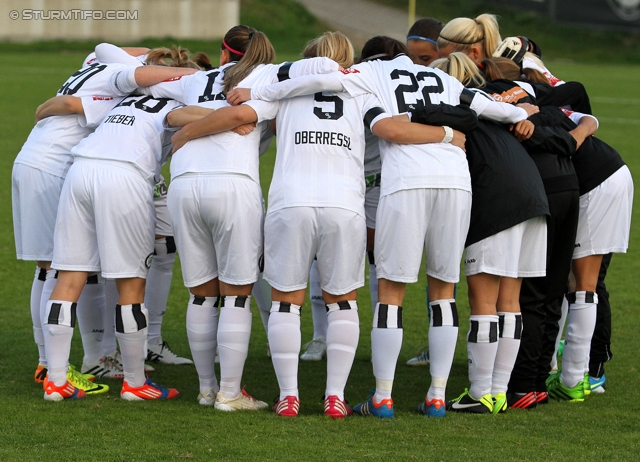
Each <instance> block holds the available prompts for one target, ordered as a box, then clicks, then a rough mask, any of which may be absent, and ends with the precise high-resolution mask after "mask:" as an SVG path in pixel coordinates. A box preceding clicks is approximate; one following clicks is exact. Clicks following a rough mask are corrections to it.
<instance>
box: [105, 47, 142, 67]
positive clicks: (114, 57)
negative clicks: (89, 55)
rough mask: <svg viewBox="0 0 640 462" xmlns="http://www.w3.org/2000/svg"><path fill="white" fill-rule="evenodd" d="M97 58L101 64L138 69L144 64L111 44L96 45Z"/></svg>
mask: <svg viewBox="0 0 640 462" xmlns="http://www.w3.org/2000/svg"><path fill="white" fill-rule="evenodd" d="M96 58H98V61H100V62H101V63H106V64H110V63H118V64H127V65H129V66H136V67H137V66H142V63H141V62H140V60H139V59H138V58H136V57H134V56H131V55H130V54H129V53H127V52H126V51H124V50H123V49H122V48H120V47H117V46H115V45H112V44H110V43H101V44H99V45H96Z"/></svg>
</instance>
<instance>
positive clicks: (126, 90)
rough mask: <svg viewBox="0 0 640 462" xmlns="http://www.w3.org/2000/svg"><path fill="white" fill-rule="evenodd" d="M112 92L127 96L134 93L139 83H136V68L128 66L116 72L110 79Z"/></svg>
mask: <svg viewBox="0 0 640 462" xmlns="http://www.w3.org/2000/svg"><path fill="white" fill-rule="evenodd" d="M109 87H110V90H111V93H112V94H114V95H118V96H127V95H128V94H130V93H133V92H134V91H135V90H136V88H138V84H137V83H136V68H135V67H127V68H126V69H122V70H121V71H117V72H114V73H113V75H112V76H111V78H110V79H109Z"/></svg>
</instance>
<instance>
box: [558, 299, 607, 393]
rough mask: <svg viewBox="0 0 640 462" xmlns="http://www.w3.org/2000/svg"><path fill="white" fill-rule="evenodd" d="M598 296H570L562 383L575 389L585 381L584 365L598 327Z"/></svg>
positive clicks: (561, 376)
mask: <svg viewBox="0 0 640 462" xmlns="http://www.w3.org/2000/svg"><path fill="white" fill-rule="evenodd" d="M597 310H598V295H597V294H595V293H593V292H585V291H580V292H574V293H571V294H569V314H568V315H567V335H566V337H565V345H564V353H563V354H562V373H561V375H560V378H561V379H562V383H563V384H564V385H565V386H566V387H569V388H572V387H575V386H576V385H577V384H578V382H581V381H582V380H583V379H584V365H585V361H586V359H587V358H588V357H589V350H590V348H591V337H593V331H594V329H595V327H596V317H597Z"/></svg>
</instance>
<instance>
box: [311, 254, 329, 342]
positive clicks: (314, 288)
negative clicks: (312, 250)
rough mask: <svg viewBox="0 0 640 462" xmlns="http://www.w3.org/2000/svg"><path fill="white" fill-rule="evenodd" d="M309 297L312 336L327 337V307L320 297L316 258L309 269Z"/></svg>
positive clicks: (320, 289)
mask: <svg viewBox="0 0 640 462" xmlns="http://www.w3.org/2000/svg"><path fill="white" fill-rule="evenodd" d="M309 298H310V299H311V314H312V316H313V338H318V337H324V338H327V307H326V305H325V304H324V299H323V298H322V287H321V285H320V273H318V261H317V260H313V263H312V264H311V269H310V270H309Z"/></svg>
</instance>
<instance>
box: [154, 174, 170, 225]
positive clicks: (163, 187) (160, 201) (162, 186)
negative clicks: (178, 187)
mask: <svg viewBox="0 0 640 462" xmlns="http://www.w3.org/2000/svg"><path fill="white" fill-rule="evenodd" d="M153 207H154V208H155V212H156V214H155V217H156V236H165V237H166V236H173V228H172V227H171V216H169V209H168V208H167V184H166V183H165V182H164V178H163V179H162V181H160V182H158V183H156V184H155V186H154V187H153Z"/></svg>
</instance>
